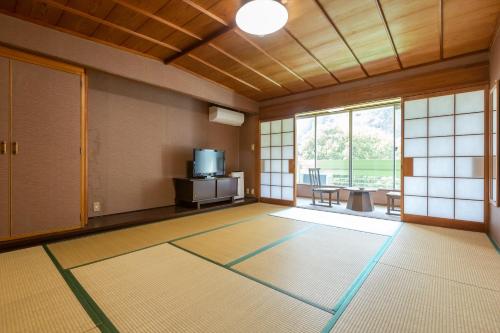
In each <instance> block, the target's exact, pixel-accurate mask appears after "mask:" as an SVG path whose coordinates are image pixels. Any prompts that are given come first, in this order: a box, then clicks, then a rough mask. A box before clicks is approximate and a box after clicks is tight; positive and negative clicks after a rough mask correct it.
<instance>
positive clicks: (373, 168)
mask: <svg viewBox="0 0 500 333" xmlns="http://www.w3.org/2000/svg"><path fill="white" fill-rule="evenodd" d="M394 125H395V122H394V106H392V105H391V106H386V107H381V108H374V109H368V110H360V111H356V112H353V113H352V185H353V186H358V187H375V188H383V189H392V188H394V187H395V183H394V181H395V173H394V170H395V167H396V163H395V161H396V156H395V150H396V149H395V142H394V141H395V133H394ZM398 155H399V154H398ZM398 159H399V157H398Z"/></svg>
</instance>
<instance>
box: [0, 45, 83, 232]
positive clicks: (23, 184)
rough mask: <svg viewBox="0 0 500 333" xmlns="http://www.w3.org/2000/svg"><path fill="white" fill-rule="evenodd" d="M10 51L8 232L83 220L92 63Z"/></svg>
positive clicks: (1, 74) (3, 181)
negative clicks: (88, 66)
mask: <svg viewBox="0 0 500 333" xmlns="http://www.w3.org/2000/svg"><path fill="white" fill-rule="evenodd" d="M2 52H3V53H4V55H5V56H4V57H3V58H0V143H1V142H5V143H6V144H5V145H4V147H6V148H7V149H5V153H4V154H1V155H0V192H1V195H0V239H9V238H21V237H26V236H32V235H39V234H45V233H52V232H58V231H63V230H70V229H76V228H79V227H81V226H82V225H83V223H84V222H85V210H84V209H83V208H84V206H85V204H84V203H85V201H86V200H85V195H86V194H85V192H86V191H85V183H86V182H85V151H86V150H85V140H84V138H85V126H84V124H85V109H84V101H85V98H84V97H85V85H84V83H85V81H84V80H85V78H84V71H83V69H81V68H76V67H73V66H68V65H65V64H59V63H57V62H53V61H50V60H46V59H43V58H38V57H33V56H30V55H26V54H24V53H17V52H14V51H10V50H4V49H1V48H0V54H2ZM5 53H7V54H5ZM5 91H7V98H4V95H5ZM5 101H7V103H6V105H5ZM1 147H2V146H0V148H1Z"/></svg>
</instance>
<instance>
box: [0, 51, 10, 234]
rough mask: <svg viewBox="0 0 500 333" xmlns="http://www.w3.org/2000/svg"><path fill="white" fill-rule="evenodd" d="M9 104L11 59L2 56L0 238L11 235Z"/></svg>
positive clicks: (0, 62) (0, 87) (0, 83)
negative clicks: (8, 148)
mask: <svg viewBox="0 0 500 333" xmlns="http://www.w3.org/2000/svg"><path fill="white" fill-rule="evenodd" d="M9 104H10V99H9V60H8V59H6V58H2V57H0V240H1V239H4V238H8V237H9V236H10V221H9V154H8V150H7V147H8V142H9V110H10V108H9Z"/></svg>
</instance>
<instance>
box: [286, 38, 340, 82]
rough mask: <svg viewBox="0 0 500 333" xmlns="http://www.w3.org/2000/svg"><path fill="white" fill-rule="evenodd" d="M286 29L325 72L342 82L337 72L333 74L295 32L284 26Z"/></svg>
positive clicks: (336, 80)
mask: <svg viewBox="0 0 500 333" xmlns="http://www.w3.org/2000/svg"><path fill="white" fill-rule="evenodd" d="M284 30H285V31H286V33H287V34H288V35H289V36H290V37H292V38H293V40H294V41H295V42H296V43H297V44H299V46H300V47H301V48H302V49H303V50H304V51H306V52H307V54H309V56H310V57H311V58H313V60H314V62H316V63H317V64H318V65H319V66H320V67H321V68H322V69H323V70H324V71H325V72H327V73H328V74H330V76H331V77H332V78H333V79H334V80H335V82H337V83H340V80H339V79H338V78H337V77H336V76H335V74H333V73H332V72H331V71H330V70H329V69H328V68H326V66H325V65H323V63H322V62H321V61H320V60H319V59H318V58H317V57H316V56H315V55H314V54H313V53H312V52H311V51H310V50H309V49H308V48H307V47H306V46H305V45H304V44H302V42H301V41H300V40H299V39H298V38H297V37H295V36H294V34H293V33H292V32H291V31H290V30H288V29H287V28H284Z"/></svg>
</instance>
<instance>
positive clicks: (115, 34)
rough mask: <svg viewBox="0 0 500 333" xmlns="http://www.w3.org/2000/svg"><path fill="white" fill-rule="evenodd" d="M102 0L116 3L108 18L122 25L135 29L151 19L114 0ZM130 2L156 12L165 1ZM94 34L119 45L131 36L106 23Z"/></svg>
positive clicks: (135, 0)
mask: <svg viewBox="0 0 500 333" xmlns="http://www.w3.org/2000/svg"><path fill="white" fill-rule="evenodd" d="M101 1H103V3H107V2H109V3H112V4H114V7H113V9H112V10H111V11H110V12H109V14H108V15H107V16H106V20H107V21H110V22H113V23H115V24H118V25H120V26H123V27H126V28H128V29H130V30H134V31H135V30H137V29H138V28H139V27H140V26H141V25H142V24H144V23H145V22H146V21H148V20H150V19H149V18H148V17H147V16H144V15H142V14H140V13H138V12H134V11H132V10H130V9H128V8H125V7H123V6H120V5H118V4H116V3H115V2H114V1H112V0H101ZM129 2H130V3H131V4H133V5H136V6H138V7H139V6H140V7H141V8H143V9H145V10H147V11H149V12H156V11H157V10H158V9H160V8H161V7H162V6H163V4H164V3H165V1H164V0H134V1H130V0H129ZM165 29H171V28H165ZM93 35H94V37H96V38H100V39H103V40H106V41H108V42H111V43H115V44H118V45H121V44H122V43H123V42H124V41H125V40H127V38H129V37H130V34H127V33H125V32H123V31H118V30H116V29H113V28H111V27H107V26H104V25H100V26H99V28H97V30H96V31H95V33H94V34H93Z"/></svg>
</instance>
